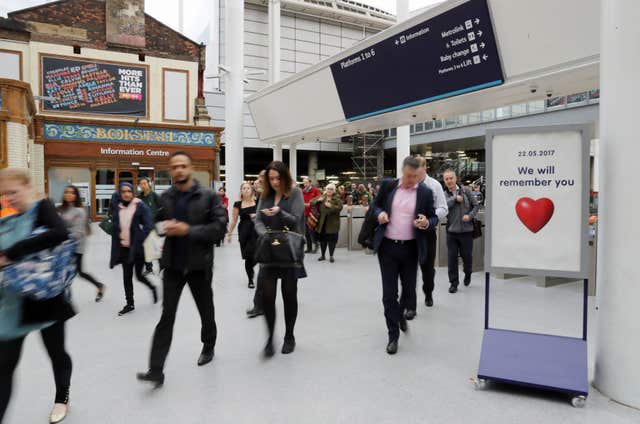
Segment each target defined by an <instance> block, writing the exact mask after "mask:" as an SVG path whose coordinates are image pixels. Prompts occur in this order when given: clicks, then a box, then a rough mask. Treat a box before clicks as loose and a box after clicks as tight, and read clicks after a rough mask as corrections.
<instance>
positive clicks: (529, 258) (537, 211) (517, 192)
mask: <svg viewBox="0 0 640 424" xmlns="http://www.w3.org/2000/svg"><path fill="white" fill-rule="evenodd" d="M589 134H590V128H589V127H588V126H584V125H582V126H551V127H541V128H523V129H504V130H492V131H489V132H488V134H487V145H486V148H487V165H488V167H487V182H488V185H487V202H486V204H487V212H486V225H487V231H486V239H485V255H486V257H485V261H486V262H485V263H486V264H487V265H488V266H487V270H488V271H489V272H497V273H511V274H525V275H544V276H556V277H576V278H584V277H586V274H587V247H588V239H587V232H588V231H587V229H588V225H587V220H588V205H589V140H590V135H589Z"/></svg>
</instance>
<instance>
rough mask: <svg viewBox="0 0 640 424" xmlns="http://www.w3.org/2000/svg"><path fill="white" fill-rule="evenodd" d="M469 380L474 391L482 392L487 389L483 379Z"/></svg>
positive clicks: (485, 381)
mask: <svg viewBox="0 0 640 424" xmlns="http://www.w3.org/2000/svg"><path fill="white" fill-rule="evenodd" d="M470 380H471V382H472V383H473V387H474V388H475V389H476V390H483V389H484V388H486V387H487V380H485V379H484V378H478V379H476V378H471V379H470Z"/></svg>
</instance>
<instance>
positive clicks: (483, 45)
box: [480, 41, 486, 49]
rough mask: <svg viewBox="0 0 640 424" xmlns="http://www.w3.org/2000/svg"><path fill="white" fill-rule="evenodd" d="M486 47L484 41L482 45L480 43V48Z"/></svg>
mask: <svg viewBox="0 0 640 424" xmlns="http://www.w3.org/2000/svg"><path fill="white" fill-rule="evenodd" d="M485 46H486V44H484V41H483V42H482V43H480V47H482V48H483V49H484V47H485Z"/></svg>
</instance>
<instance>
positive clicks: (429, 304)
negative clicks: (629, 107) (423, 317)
mask: <svg viewBox="0 0 640 424" xmlns="http://www.w3.org/2000/svg"><path fill="white" fill-rule="evenodd" d="M424 304H425V305H427V307H428V308H430V307H432V306H433V298H432V297H427V298H426V299H425V300H424Z"/></svg>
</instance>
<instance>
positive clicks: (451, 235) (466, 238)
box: [443, 169, 480, 293]
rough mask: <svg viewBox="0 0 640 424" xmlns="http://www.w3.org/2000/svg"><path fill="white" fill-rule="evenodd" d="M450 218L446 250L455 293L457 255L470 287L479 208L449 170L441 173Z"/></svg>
mask: <svg viewBox="0 0 640 424" xmlns="http://www.w3.org/2000/svg"><path fill="white" fill-rule="evenodd" d="M443 178H444V184H445V186H446V190H445V191H444V196H445V198H446V199H447V206H448V208H449V215H448V217H447V250H448V264H449V283H450V284H451V286H450V287H449V293H455V292H457V291H458V285H459V284H460V280H459V279H458V278H459V277H458V255H460V256H462V263H463V269H464V285H465V286H468V285H469V284H471V271H472V268H471V266H472V262H473V255H472V252H473V219H474V218H475V217H476V214H477V213H478V210H479V209H480V206H479V205H478V200H477V199H476V197H475V196H474V195H473V193H472V192H471V190H470V189H469V188H468V187H462V186H460V185H458V177H457V176H456V173H455V171H454V170H452V169H448V170H446V171H445V172H444V176H443Z"/></svg>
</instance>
